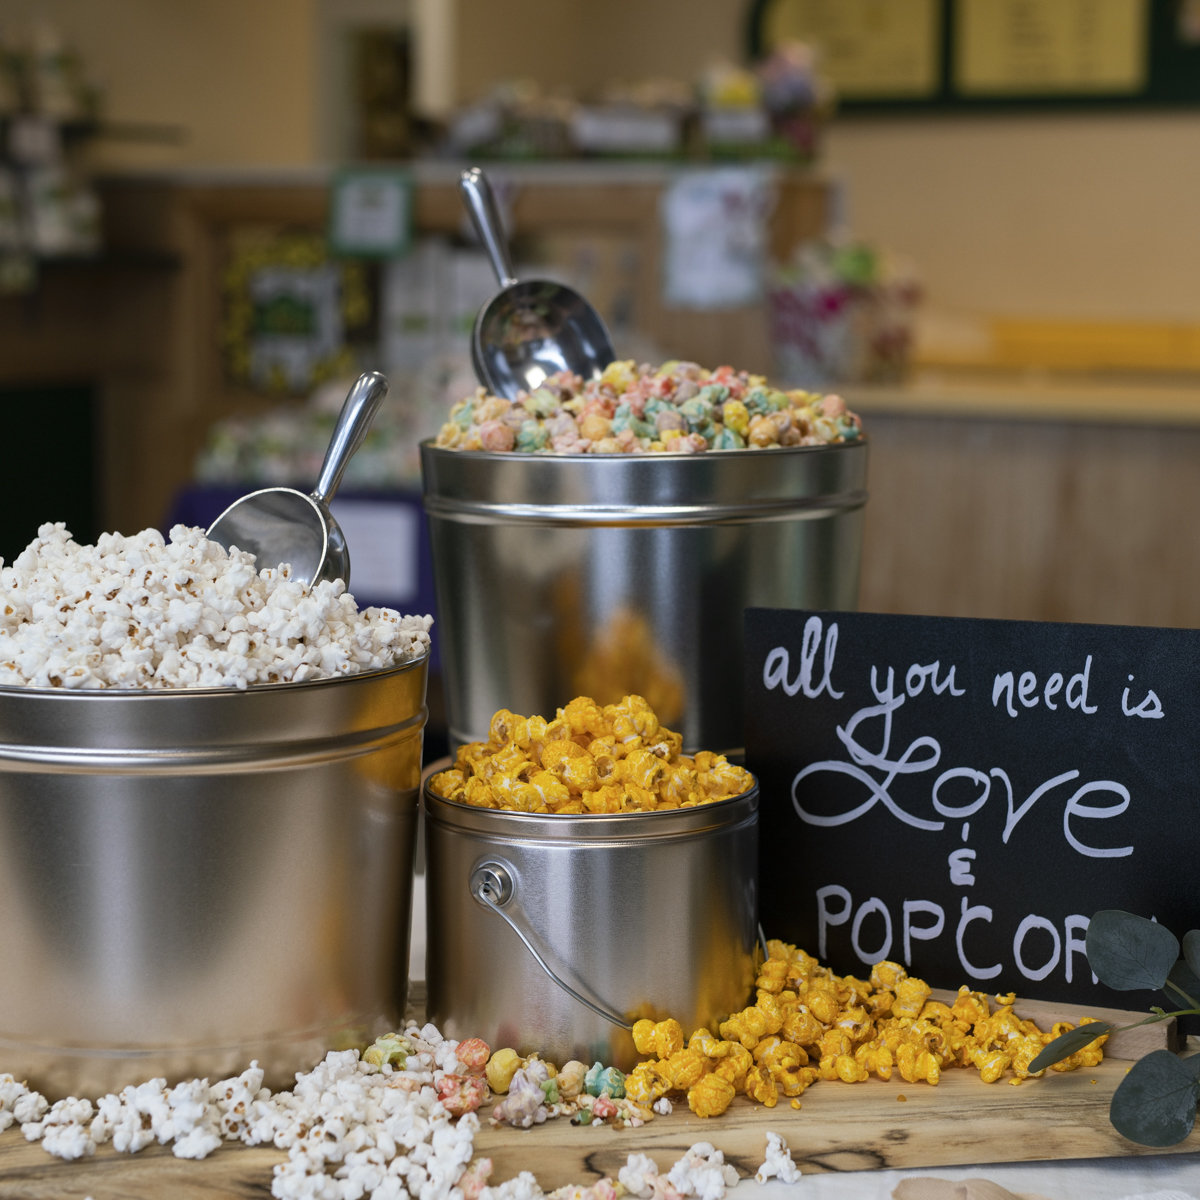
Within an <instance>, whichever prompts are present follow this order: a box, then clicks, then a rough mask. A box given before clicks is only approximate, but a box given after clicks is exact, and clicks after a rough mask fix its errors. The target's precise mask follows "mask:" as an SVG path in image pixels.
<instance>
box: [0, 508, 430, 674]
mask: <svg viewBox="0 0 1200 1200" xmlns="http://www.w3.org/2000/svg"><path fill="white" fill-rule="evenodd" d="M290 576H291V571H290V568H289V567H287V566H283V567H281V568H278V569H275V568H264V569H263V570H261V571H259V570H257V569H256V567H255V561H254V555H252V554H248V553H245V552H243V551H239V550H236V549H235V550H231V551H229V552H228V553H227V552H226V551H225V550H224V548H223V547H221V546H219V545H217V543H216V542H210V541H209V540H208V539H207V538H206V537H205V536H204V531H203V530H202V529H190V528H188V527H187V526H185V525H176V526H175V527H174V528H173V529H172V530H171V537H170V541H165V540H164V539H163V536H162V534H161V533H159V532H158V530H157V529H144V530H143V531H142V532H141V533H138V534H134V535H133V536H132V537H124V536H122V535H121V534H119V533H106V534H102V535H101V536H100V538H99V539H98V541H97V542H96V544H95V545H94V546H80V545H78V544H76V543H75V542H74V541H72V540H71V534H70V533H69V532H68V530H67V528H66V526H65V525H63V524H62V523H61V522H59V523H58V524H46V525H43V526H41V528H40V529H39V530H38V536H37V537H36V538H35V539H34V540H33V541H32V542H30V544H29V545H28V546H27V547H26V548H25V550H23V551H22V552H21V553H20V554H19V555H17V557H16V559H15V560H14V561H13V563H12V564H11V566H5V565H4V560H3V559H0V686H7V687H14V686H16V687H40V688H57V687H61V688H82V689H93V688H117V687H125V688H218V687H236V688H245V687H247V686H249V685H251V684H264V683H300V682H303V681H306V680H314V679H326V678H331V677H335V676H338V675H355V674H358V673H359V672H361V671H375V670H380V669H382V668H385V667H391V666H395V665H397V664H399V663H403V662H406V661H407V660H409V659H413V658H418V657H420V656H421V655H422V654H424V653H426V652H427V651H428V649H429V629H430V627H431V626H432V624H433V619H432V617H427V616H426V617H402V616H401V615H400V614H399V613H398V612H396V611H395V610H394V609H390V608H368V609H366V610H365V611H363V612H359V610H358V606H357V605H356V604H355V603H354V597H353V596H352V595H351V594H350V593H349V592H347V591H346V587H345V584H344V583H342V582H341V581H340V580H337V581H335V582H332V583H330V582H323V583H319V584H317V585H316V586H315V587H310V586H309V585H307V584H302V583H299V582H294V581H293V580H292V579H291V577H290Z"/></svg>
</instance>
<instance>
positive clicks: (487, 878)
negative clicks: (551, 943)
mask: <svg viewBox="0 0 1200 1200" xmlns="http://www.w3.org/2000/svg"><path fill="white" fill-rule="evenodd" d="M516 890H517V889H516V884H515V882H514V881H513V872H512V868H511V867H509V866H508V865H507V864H506V863H499V862H485V863H480V865H479V866H478V867H476V868H475V872H474V874H473V875H472V876H471V895H473V896H474V897H475V899H476V900H478V901H479V903H480V904H482V905H484V906H485V907H486V908H490V909H491V910H492V912H494V913H495V914H496V915H497V916H498V917H502V918H503V919H504V920H505V921H506V922H507V924H508V927H509V928H510V929H511V930H512V931H513V933H515V934H516V935H517V937H519V938H520V939H521V941H522V942H523V943H524V944H525V949H526V950H528V951H529V953H530V954H532V955H533V957H534V960H535V961H536V962H537V965H538V966H539V967H541V968H542V970H543V971H545V972H546V974H547V975H548V976H549V977H550V978H551V980H552V981H553V982H554V983H556V984H557V985H558V986H559V987H560V988H562V990H563V991H564V992H566V993H567V995H568V996H570V997H571V998H572V999H573V1000H578V1001H579V1003H580V1004H582V1005H584V1006H585V1007H586V1008H590V1009H591V1010H592V1012H594V1013H595V1014H596V1015H597V1016H598V1017H603V1018H604V1019H605V1020H606V1021H608V1022H610V1023H611V1024H613V1025H616V1026H618V1027H619V1028H621V1029H632V1028H633V1025H632V1024H631V1023H630V1022H629V1021H627V1020H625V1018H624V1017H622V1016H620V1015H619V1014H618V1013H616V1012H614V1011H613V1010H612V1009H610V1008H606V1007H605V1006H604V1005H603V1004H596V1003H595V1002H594V1001H591V1000H589V999H588V998H587V997H586V996H581V995H580V994H579V993H578V992H577V991H576V990H575V989H574V988H573V987H572V986H571V985H570V984H569V983H567V982H566V981H565V980H563V979H560V978H559V977H558V976H557V975H556V974H555V973H554V971H553V970H552V969H551V967H550V964H549V963H547V962H546V960H545V959H544V958H543V957H542V956H541V955H540V954H539V953H538V951H537V948H536V947H535V946H534V944H533V942H532V941H531V940H530V939H529V936H528V935H527V934H526V932H525V931H524V930H523V929H522V928H521V927H520V925H518V924H517V923H516V921H514V920H513V919H512V917H510V916H509V915H508V913H506V912H505V911H504V905H506V904H507V903H508V902H509V901H510V900H511V899H512V898H513V896H514V895H515V894H516Z"/></svg>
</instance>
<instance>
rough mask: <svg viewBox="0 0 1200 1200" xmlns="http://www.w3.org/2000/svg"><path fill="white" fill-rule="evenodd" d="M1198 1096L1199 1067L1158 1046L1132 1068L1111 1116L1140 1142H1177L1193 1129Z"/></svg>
mask: <svg viewBox="0 0 1200 1200" xmlns="http://www.w3.org/2000/svg"><path fill="white" fill-rule="evenodd" d="M1196 1066H1197V1068H1200V1062H1198V1063H1197V1064H1196ZM1198 1099H1200V1079H1197V1077H1196V1069H1193V1068H1189V1066H1188V1061H1185V1060H1183V1059H1179V1058H1177V1057H1176V1056H1175V1055H1174V1054H1172V1053H1171V1052H1170V1051H1169V1050H1155V1051H1154V1053H1153V1054H1147V1055H1146V1057H1145V1058H1142V1059H1139V1060H1138V1061H1137V1062H1135V1063H1134V1064H1133V1066H1132V1067H1131V1068H1130V1071H1129V1074H1128V1075H1126V1076H1125V1078H1124V1079H1123V1080H1122V1081H1121V1086H1120V1087H1119V1088H1117V1090H1116V1092H1115V1094H1114V1095H1113V1098H1112V1104H1111V1105H1110V1106H1109V1110H1108V1117H1109V1120H1110V1121H1112V1123H1113V1127H1114V1128H1115V1129H1116V1131H1117V1132H1118V1133H1119V1134H1121V1135H1122V1136H1123V1137H1127V1138H1128V1139H1129V1140H1130V1141H1131V1142H1137V1143H1138V1145H1140V1146H1176V1145H1178V1144H1179V1143H1180V1142H1182V1141H1183V1139H1184V1138H1185V1137H1187V1135H1188V1134H1189V1133H1191V1132H1192V1126H1193V1125H1194V1124H1195V1123H1196V1102H1197V1100H1198Z"/></svg>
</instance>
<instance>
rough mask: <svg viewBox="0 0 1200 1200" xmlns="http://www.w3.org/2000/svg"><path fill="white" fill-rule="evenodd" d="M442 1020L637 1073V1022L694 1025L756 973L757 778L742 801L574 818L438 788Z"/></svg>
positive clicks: (431, 896) (729, 1003) (435, 851)
mask: <svg viewBox="0 0 1200 1200" xmlns="http://www.w3.org/2000/svg"><path fill="white" fill-rule="evenodd" d="M422 802H423V804H424V810H425V853H426V859H425V870H426V877H425V878H426V889H427V897H428V905H427V913H428V917H427V920H428V947H427V951H426V954H427V960H426V988H427V1011H428V1014H429V1019H430V1020H431V1021H433V1022H434V1023H435V1024H436V1025H437V1027H438V1028H439V1029H440V1030H442V1032H443V1033H444V1034H445V1036H446V1037H455V1038H464V1037H482V1038H483V1039H484V1041H486V1042H487V1043H488V1045H489V1046H491V1047H492V1049H493V1050H496V1049H500V1048H502V1047H506V1046H510V1047H512V1048H513V1049H514V1050H516V1051H517V1052H518V1053H521V1054H527V1053H530V1052H532V1051H534V1050H536V1051H539V1052H540V1053H541V1054H543V1055H544V1056H545V1057H547V1058H549V1059H551V1060H552V1061H553V1062H555V1063H557V1064H558V1065H559V1066H561V1065H562V1064H563V1063H565V1062H567V1061H569V1060H571V1059H578V1060H580V1061H582V1062H585V1063H592V1062H594V1061H595V1060H597V1059H599V1060H600V1061H602V1062H604V1063H606V1064H612V1065H615V1066H618V1067H620V1068H621V1069H623V1070H628V1069H630V1068H631V1067H632V1066H633V1064H634V1063H635V1062H636V1061H637V1059H638V1057H639V1056H638V1054H637V1052H636V1049H635V1047H634V1044H633V1038H632V1036H631V1035H630V1032H629V1030H630V1026H631V1025H632V1024H633V1022H634V1021H636V1020H639V1019H641V1018H643V1017H647V1018H650V1019H653V1020H662V1019H665V1018H666V1017H674V1018H676V1019H677V1020H678V1021H679V1022H680V1024H681V1025H682V1026H683V1029H684V1034H685V1036H687V1035H688V1034H690V1033H692V1032H693V1031H694V1030H696V1029H698V1028H700V1027H701V1026H707V1027H708V1028H710V1029H712V1030H713V1032H714V1033H715V1032H716V1024H717V1022H718V1021H722V1020H724V1019H725V1018H726V1017H727V1016H728V1015H729V1014H730V1013H731V1012H734V1011H737V1010H738V1009H741V1008H742V1007H744V1006H745V1004H746V1003H747V1002H748V1000H749V998H750V993H751V990H752V988H753V985H754V979H755V958H754V950H755V931H756V928H757V922H758V916H757V912H758V897H757V866H758V785H757V783H755V784H754V785H753V786H752V787H751V788H750V790H749V791H747V792H744V793H742V795H740V796H734V797H731V798H730V799H728V800H718V801H715V802H714V803H712V804H700V805H697V806H695V807H693V808H675V809H665V810H659V811H654V812H641V813H619V814H613V815H609V814H594V813H583V814H576V815H572V816H565V815H557V814H553V813H550V814H546V815H538V814H534V813H523V812H508V811H502V810H498V809H484V808H472V807H470V806H469V805H465V804H459V803H457V802H455V801H450V800H444V799H442V798H440V797H438V796H435V795H434V794H433V793H432V792H431V791H430V790H429V787H428V784H427V785H426V787H425V790H424V792H423V796H422Z"/></svg>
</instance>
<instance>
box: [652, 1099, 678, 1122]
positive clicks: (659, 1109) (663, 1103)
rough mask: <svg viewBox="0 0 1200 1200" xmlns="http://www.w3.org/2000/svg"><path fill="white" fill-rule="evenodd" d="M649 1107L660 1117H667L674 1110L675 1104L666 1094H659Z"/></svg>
mask: <svg viewBox="0 0 1200 1200" xmlns="http://www.w3.org/2000/svg"><path fill="white" fill-rule="evenodd" d="M651 1107H652V1108H653V1109H654V1111H655V1112H656V1113H658V1115H659V1116H660V1117H669V1116H670V1115H671V1114H672V1113H673V1112H674V1111H675V1105H673V1104H672V1103H671V1102H670V1100H668V1099H667V1098H666V1096H660V1097H659V1098H658V1099H657V1100H655V1102H654V1103H653V1104H652V1105H651Z"/></svg>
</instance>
